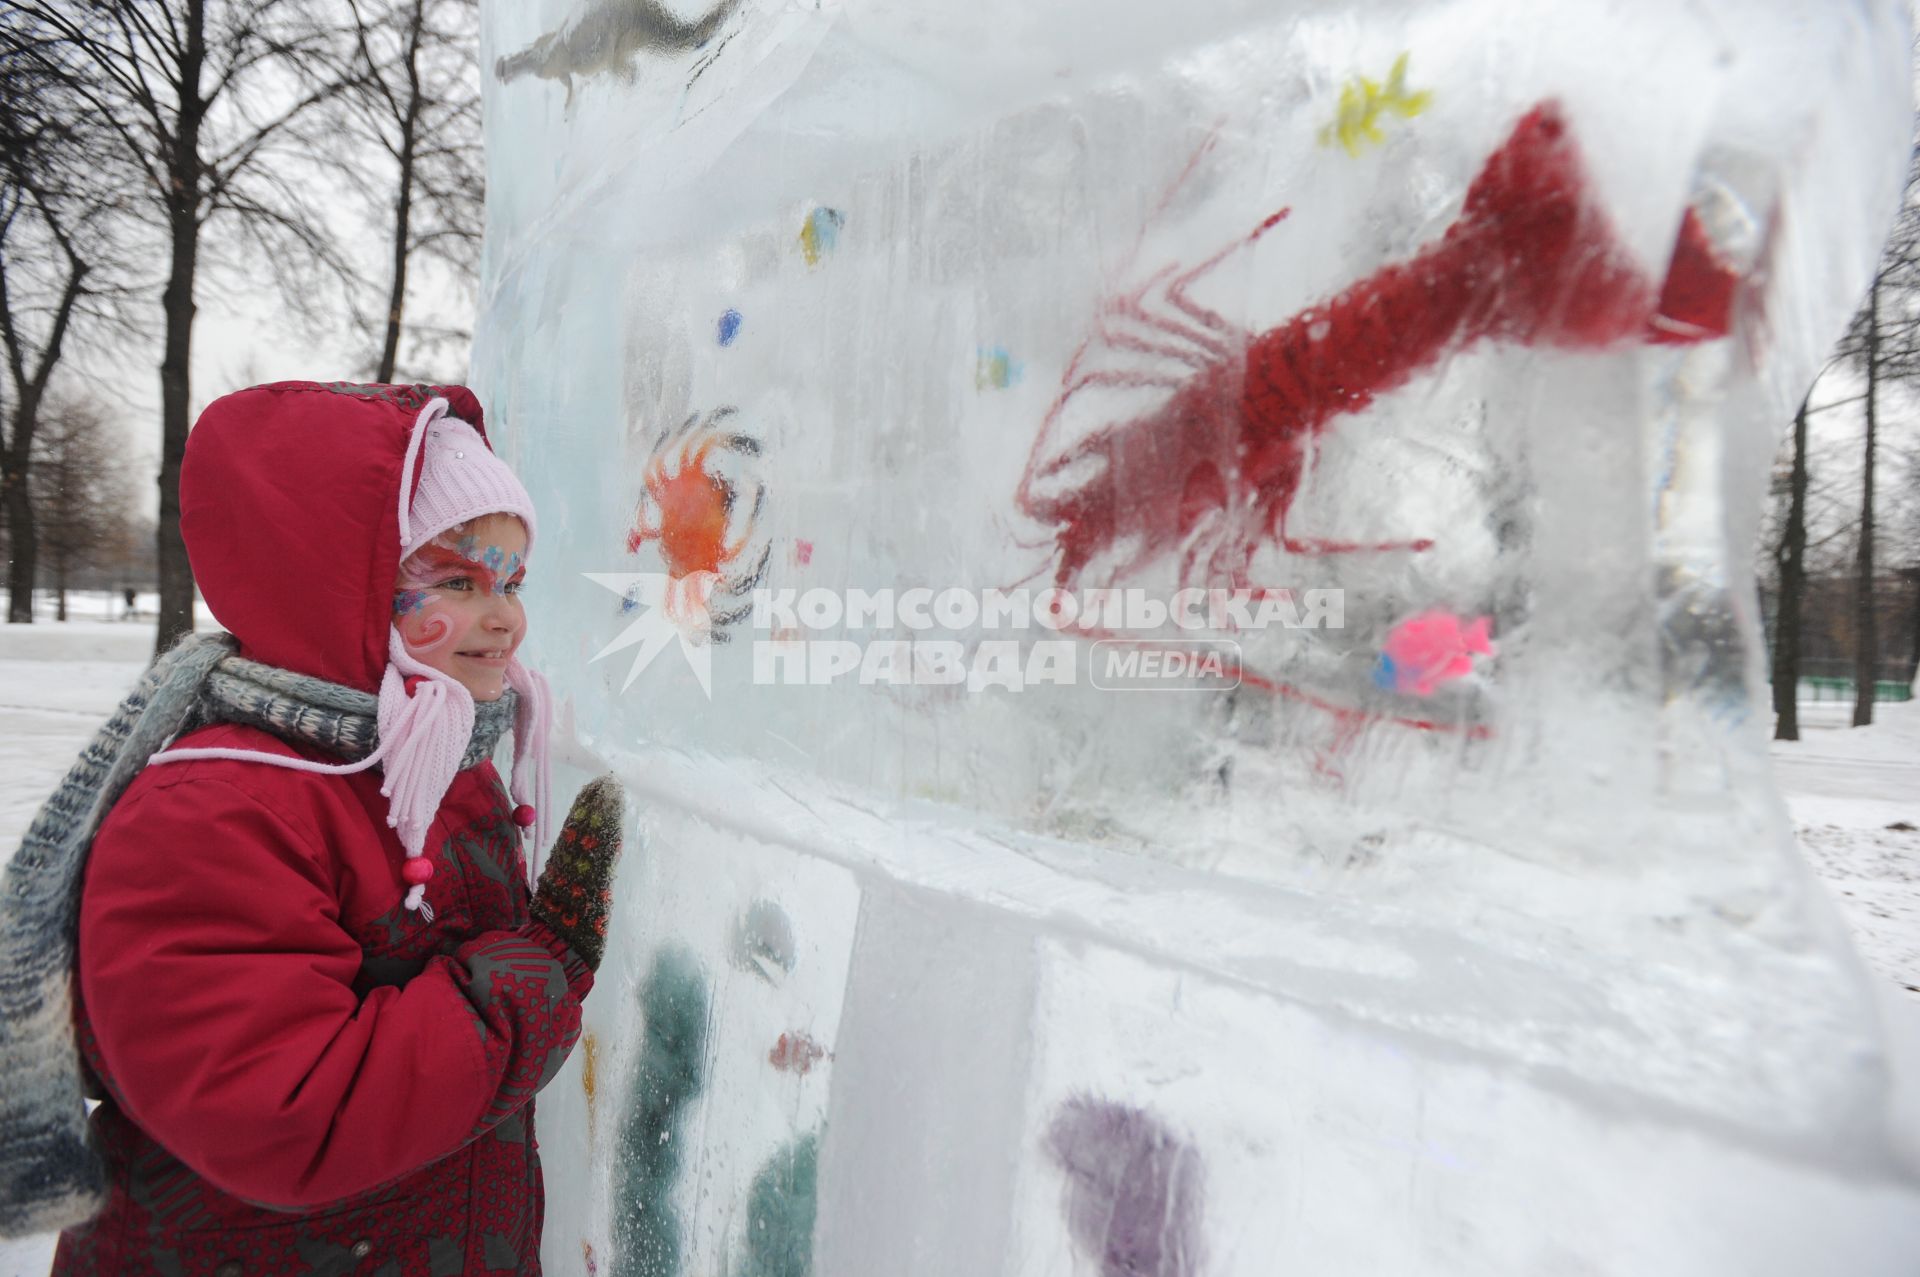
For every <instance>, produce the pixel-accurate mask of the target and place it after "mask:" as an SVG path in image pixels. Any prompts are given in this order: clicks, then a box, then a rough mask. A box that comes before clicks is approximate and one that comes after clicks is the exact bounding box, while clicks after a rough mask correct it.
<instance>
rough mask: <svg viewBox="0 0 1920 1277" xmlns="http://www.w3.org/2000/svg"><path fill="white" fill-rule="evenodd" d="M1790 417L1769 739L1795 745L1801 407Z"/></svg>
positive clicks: (1802, 574)
mask: <svg viewBox="0 0 1920 1277" xmlns="http://www.w3.org/2000/svg"><path fill="white" fill-rule="evenodd" d="M1812 398H1813V392H1812V391H1811V390H1809V391H1808V392H1807V397H1806V398H1805V399H1802V400H1801V401H1800V411H1798V412H1796V413H1794V414H1793V477H1792V479H1791V480H1790V481H1789V485H1788V496H1787V528H1786V532H1785V534H1784V535H1783V536H1782V537H1781V538H1780V549H1779V551H1778V554H1779V566H1780V599H1779V602H1778V604H1777V605H1776V606H1775V608H1774V614H1773V738H1774V739H1775V740H1799V739H1800V699H1799V698H1800V605H1801V601H1802V599H1803V598H1804V597H1805V595H1806V587H1807V573H1806V559H1807V404H1808V402H1809V401H1810V400H1811V399H1812Z"/></svg>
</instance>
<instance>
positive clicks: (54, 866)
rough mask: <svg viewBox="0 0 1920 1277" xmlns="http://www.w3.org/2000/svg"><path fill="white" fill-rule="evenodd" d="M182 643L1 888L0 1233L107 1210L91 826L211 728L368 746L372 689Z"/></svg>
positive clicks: (149, 679)
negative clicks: (136, 781)
mask: <svg viewBox="0 0 1920 1277" xmlns="http://www.w3.org/2000/svg"><path fill="white" fill-rule="evenodd" d="M237 647H238V645H237V644H236V643H235V641H234V639H233V638H232V636H231V635H227V634H208V635H188V636H187V637H186V638H183V639H181V640H180V642H179V643H177V644H175V645H174V647H173V648H172V649H171V650H169V651H168V652H166V653H165V654H164V655H163V656H161V657H160V658H159V659H158V660H156V661H155V662H154V663H153V664H152V665H151V666H149V667H148V668H147V671H146V673H145V674H144V675H142V676H141V679H140V682H139V683H138V684H137V685H136V686H135V687H134V690H133V691H132V692H131V693H129V694H128V695H127V697H126V699H125V700H123V701H121V702H120V706H119V708H118V709H116V710H115V711H114V712H113V716H112V717H110V718H109V719H108V720H107V721H106V723H105V725H104V726H102V727H101V728H100V730H99V731H98V732H97V733H95V735H94V738H93V739H92V740H91V741H90V742H88V744H87V746H86V748H85V749H83V750H81V751H80V757H79V759H78V760H77V761H76V762H75V763H74V765H73V767H72V768H71V769H70V770H69V771H68V772H67V775H66V778H65V779H63V780H62V781H61V782H60V786H59V788H58V789H56V790H54V792H53V796H52V797H51V798H49V799H47V801H46V803H45V805H44V806H42V807H41V808H40V812H39V814H38V815H36V816H35V817H34V818H33V823H32V825H30V826H29V827H28V829H27V834H26V837H25V839H23V840H22V842H21V844H20V850H19V852H18V853H17V854H16V855H15V856H14V858H13V860H12V862H11V863H10V864H9V865H8V866H7V871H6V877H5V880H4V886H3V887H0V1236H4V1237H16V1236H22V1235H24V1234H27V1233H37V1232H51V1231H54V1230H55V1229H60V1228H67V1227H70V1226H72V1225H74V1224H79V1223H83V1222H85V1221H86V1220H88V1219H90V1218H92V1217H93V1216H94V1215H95V1214H96V1213H98V1211H99V1209H100V1207H101V1205H102V1204H103V1202H104V1200H105V1192H106V1180H105V1174H104V1170H103V1168H102V1166H101V1163H100V1158H99V1154H98V1153H97V1152H96V1151H95V1150H94V1149H93V1148H92V1147H91V1146H90V1145H89V1144H88V1143H87V1135H86V1125H87V1124H86V1105H85V1101H84V1100H83V1099H82V1098H81V1091H80V1057H79V1053H78V1050H77V1048H76V1047H75V1045H74V1038H73V1003H72V982H73V976H74V970H73V966H74V941H75V939H76V936H77V933H78V930H79V917H80V881H81V873H82V870H83V869H84V868H85V867H86V860H87V852H88V850H89V849H90V848H91V847H92V846H93V839H94V835H95V834H96V833H98V832H99V829H100V824H101V821H103V820H104V819H105V818H106V814H107V813H108V812H109V811H110V810H112V808H113V805H114V803H115V802H117V801H118V800H119V798H120V795H121V794H122V793H124V792H125V791H126V788H127V786H128V785H129V784H130V783H131V782H132V780H133V778H134V777H135V776H137V775H138V774H139V773H140V770H141V769H142V768H143V767H145V766H146V763H147V760H148V759H149V758H151V757H152V756H153V755H154V754H155V753H157V752H159V751H160V750H161V749H164V748H165V747H166V746H167V745H168V743H170V742H171V741H172V740H173V739H174V738H175V737H177V736H180V735H182V734H184V733H186V732H189V731H192V730H194V729H195V728H198V727H203V726H206V725H207V724H210V723H245V724H248V725H250V726H254V727H259V728H262V729H264V730H266V731H268V732H271V733H273V734H274V735H275V736H278V737H280V738H282V739H283V740H287V741H291V742H295V743H298V744H305V745H312V746H315V747H318V748H319V749H322V750H325V751H327V752H328V753H331V754H335V755H338V756H340V757H342V758H344V759H347V760H348V761H353V762H357V761H359V760H360V759H362V758H365V757H366V756H367V755H368V754H370V753H372V752H373V750H374V748H375V747H376V746H377V745H378V744H379V728H378V723H377V720H376V717H375V715H376V713H377V711H378V708H379V701H378V699H377V698H376V697H374V696H373V695H372V694H371V693H368V692H361V691H356V690H354V689H353V688H350V687H342V686H340V685H339V684H337V683H329V682H326V681H325V680H323V679H318V678H313V677H311V676H309V675H305V674H296V673H293V672H292V671H290V670H283V669H276V668H275V667H273V666H270V665H261V664H259V663H258V662H255V661H249V660H243V659H242V658H241V657H240V656H238V655H237V654H236V652H237ZM513 707H514V693H513V692H512V691H511V690H509V691H508V692H507V694H506V695H505V696H502V697H501V698H500V699H499V700H497V701H491V702H486V703H482V704H477V705H475V707H474V711H475V712H474V725H473V736H472V738H471V739H470V740H469V742H468V745H467V752H466V755H465V756H464V757H463V758H462V759H461V762H460V765H461V767H462V768H466V767H472V766H474V765H476V764H477V763H479V762H481V761H482V760H483V759H486V758H488V757H490V756H491V755H492V753H493V749H494V746H495V745H496V744H497V743H498V742H499V740H500V737H501V736H503V735H505V734H506V732H507V731H508V730H509V729H511V728H512V726H513Z"/></svg>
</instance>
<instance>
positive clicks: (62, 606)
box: [53, 554, 67, 621]
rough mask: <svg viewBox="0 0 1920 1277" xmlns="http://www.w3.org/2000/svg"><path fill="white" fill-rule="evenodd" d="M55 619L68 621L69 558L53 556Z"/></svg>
mask: <svg viewBox="0 0 1920 1277" xmlns="http://www.w3.org/2000/svg"><path fill="white" fill-rule="evenodd" d="M53 591H54V593H53V599H54V603H53V619H54V620H56V621H64V620H66V619H67V556H66V555H64V554H56V555H54V556H53Z"/></svg>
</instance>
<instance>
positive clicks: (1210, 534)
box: [1016, 102, 1739, 587]
mask: <svg viewBox="0 0 1920 1277" xmlns="http://www.w3.org/2000/svg"><path fill="white" fill-rule="evenodd" d="M1285 217H1286V210H1282V211H1281V212H1278V213H1275V214H1273V215H1272V216H1270V217H1268V218H1267V219H1266V220H1264V221H1263V222H1261V223H1260V224H1259V225H1258V226H1256V227H1255V228H1254V229H1253V232H1252V233H1251V234H1250V235H1248V236H1247V237H1246V238H1245V239H1244V240H1241V241H1237V242H1235V243H1233V244H1230V245H1228V246H1227V247H1226V248H1225V249H1222V250H1221V251H1220V252H1219V253H1216V254H1215V255H1214V256H1212V257H1210V258H1208V259H1207V260H1206V261H1203V262H1201V263H1200V264H1199V265H1198V266H1195V267H1193V268H1192V269H1190V270H1188V271H1186V272H1185V273H1183V274H1178V273H1176V270H1177V268H1176V267H1172V266H1169V267H1167V268H1165V269H1163V270H1162V271H1161V272H1159V273H1158V274H1157V275H1155V276H1153V277H1152V278H1151V279H1149V280H1148V281H1147V283H1146V284H1145V285H1144V286H1143V287H1141V288H1140V289H1138V290H1136V291H1135V292H1133V293H1131V294H1128V295H1126V296H1123V297H1120V298H1117V299H1114V300H1111V301H1109V302H1108V303H1106V304H1105V306H1103V308H1102V312H1101V314H1100V316H1099V317H1098V321H1097V323H1096V334H1095V336H1094V337H1092V338H1089V340H1088V342H1087V343H1085V344H1083V345H1082V347H1081V349H1080V350H1079V351H1078V352H1077V353H1076V354H1075V356H1074V358H1073V360H1072V362H1071V363H1070V364H1069V365H1068V367H1067V371H1066V374H1065V375H1064V377H1063V378H1062V384H1061V390H1060V394H1059V396H1058V397H1057V398H1056V399H1055V400H1054V402H1053V404H1052V406H1051V407H1050V408H1049V410H1048V412H1047V415H1046V418H1045V420H1044V422H1043V424H1042V426H1041V429H1040V434H1039V437H1038V438H1037V439H1036V440H1035V442H1034V447H1033V451H1032V453H1031V455H1030V456H1029V458H1028V461H1027V466H1026V471H1025V473H1024V474H1023V475H1022V476H1021V480H1020V484H1019V489H1018V492H1017V494H1016V500H1017V501H1018V504H1019V507H1020V509H1021V511H1022V512H1023V513H1024V514H1025V515H1027V516H1028V517H1030V518H1032V519H1034V520H1035V521H1037V522H1039V523H1041V524H1043V525H1045V526H1047V527H1049V528H1051V529H1052V530H1053V531H1052V534H1051V538H1052V541H1053V558H1052V568H1053V577H1054V583H1055V584H1056V585H1059V586H1062V587H1071V586H1073V585H1075V584H1077V583H1080V580H1081V576H1082V574H1083V573H1084V572H1085V571H1086V570H1087V568H1088V566H1089V565H1090V564H1092V563H1095V562H1096V561H1099V563H1100V570H1101V572H1102V575H1103V576H1104V577H1105V578H1106V579H1107V580H1108V581H1113V580H1118V579H1120V578H1122V577H1124V576H1126V575H1127V574H1128V573H1129V572H1131V571H1133V570H1134V569H1137V568H1139V567H1140V566H1142V565H1144V564H1146V563H1148V562H1150V561H1152V560H1153V559H1155V558H1157V557H1158V556H1160V555H1163V554H1168V553H1172V552H1174V551H1176V550H1178V551H1179V552H1180V553H1181V564H1180V579H1181V581H1182V583H1183V584H1205V585H1234V586H1244V585H1246V584H1247V582H1246V575H1247V569H1248V565H1249V563H1250V561H1251V560H1252V558H1253V555H1254V553H1255V551H1256V550H1257V549H1258V548H1259V546H1260V545H1261V544H1262V543H1263V542H1265V541H1267V540H1269V539H1273V540H1277V541H1278V543H1279V544H1280V545H1281V546H1282V547H1283V548H1284V549H1286V550H1287V551H1289V552H1291V553H1295V554H1334V553H1343V552H1352V551H1360V550H1387V549H1402V550H1409V551H1417V550H1423V549H1426V548H1427V547H1428V546H1429V545H1430V544H1431V542H1428V541H1407V542H1398V543H1375V544H1366V543H1358V542H1349V541H1331V540H1306V539H1301V538H1298V537H1295V536H1293V535H1291V534H1290V533H1289V532H1288V530H1287V515H1288V511H1289V509H1290V508H1291V506H1292V504H1293V500H1294V498H1295V496H1296V494H1297V493H1298V492H1299V490H1300V485H1301V481H1302V479H1303V478H1304V477H1305V473H1306V469H1307V466H1308V463H1309V455H1310V454H1309V449H1310V447H1311V445H1312V442H1313V439H1314V437H1315V436H1316V435H1318V434H1320V433H1321V432H1322V431H1325V430H1326V429H1327V428H1328V427H1329V426H1330V425H1331V424H1332V423H1333V422H1334V421H1335V420H1336V419H1337V418H1339V417H1340V416H1341V415H1342V414H1345V413H1352V412H1356V411H1359V410H1360V409H1362V408H1365V407H1366V406H1367V405H1368V404H1370V403H1371V402H1373V400H1374V399H1375V398H1377V397H1378V396H1380V395H1382V394H1384V393H1386V392H1388V391H1391V390H1394V389H1396V388H1397V387H1400V386H1403V385H1405V384H1407V383H1408V382H1409V381H1410V380H1411V379H1413V378H1414V377H1415V376H1417V375H1419V374H1420V373H1422V372H1424V371H1427V370H1429V369H1432V368H1434V367H1435V366H1436V365H1438V364H1439V363H1440V361H1441V360H1442V359H1443V358H1444V357H1446V356H1447V355H1449V354H1450V353H1454V352H1458V351H1461V350H1464V349H1466V348H1468V347H1470V346H1472V345H1474V344H1475V343H1477V342H1482V341H1496V342H1504V343H1510V344H1514V345H1519V346H1532V347H1550V348H1555V349H1560V350H1601V349H1604V348H1607V347H1610V346H1614V345H1616V344H1618V343H1621V342H1626V341H1649V342H1666V343H1688V342H1697V341H1704V340H1708V339H1711V338H1715V337H1721V336H1724V335H1725V334H1726V333H1727V331H1728V329H1729V327H1730V325H1731V320H1732V310H1733V298H1734V290H1735V287H1736V285H1737V284H1738V282H1739V280H1738V276H1737V275H1736V273H1735V272H1734V271H1733V270H1732V269H1731V268H1729V267H1728V266H1727V265H1725V264H1724V263H1723V262H1722V261H1721V260H1720V259H1719V258H1718V257H1717V256H1716V255H1715V253H1714V250H1713V248H1712V246H1711V244H1710V243H1709V242H1708V239H1707V235H1706V232H1705V230H1704V229H1703V228H1702V226H1701V224H1700V222H1699V220H1698V218H1697V217H1696V216H1695V215H1694V213H1693V212H1692V211H1691V210H1689V211H1688V213H1687V215H1686V217H1685V220H1684V221H1683V222H1682V224H1681V228H1680V233H1679V237H1678V241H1677V243H1676V245H1675V248H1674V252H1673V257H1672V260H1671V262H1670V263H1669V265H1668V268H1667V275H1666V278H1665V281H1664V282H1663V283H1661V284H1660V285H1658V286H1656V285H1655V284H1654V283H1653V282H1652V280H1650V279H1649V278H1648V277H1647V276H1646V275H1645V274H1644V273H1643V272H1642V271H1641V270H1640V268H1639V266H1638V265H1637V264H1636V263H1635V261H1634V260H1633V258H1632V257H1631V256H1630V255H1629V254H1628V253H1627V251H1626V250H1625V249H1624V248H1623V247H1622V246H1621V245H1620V243H1619V242H1618V240H1617V238H1616V236H1615V234H1614V232H1613V229H1612V227H1611V226H1610V224H1609V221H1608V218H1607V215H1606V213H1605V211H1604V209H1603V208H1602V207H1601V206H1600V204H1599V202H1598V201H1597V200H1596V199H1595V197H1594V195H1593V193H1592V191H1591V189H1590V183H1589V181H1588V178H1587V176H1586V173H1585V171H1584V166H1583V165H1582V162H1581V159H1580V153H1579V148H1578V147H1577V146H1576V145H1575V143H1574V140H1573V138H1572V136H1571V134H1570V132H1569V130H1568V126H1567V123H1566V120H1565V119H1564V118H1563V116H1562V114H1561V111H1560V109H1559V107H1558V106H1557V105H1556V104H1554V103H1551V102H1547V103H1542V104H1540V105H1538V106H1535V107H1534V108H1533V109H1532V110H1530V111H1529V112H1528V113H1527V114H1526V115H1525V116H1523V117H1522V118H1521V119H1520V121H1519V122H1518V124H1516V125H1515V126H1514V129H1513V131H1512V133H1511V134H1510V135H1509V136H1508V138H1507V139H1506V141H1504V142H1503V143H1502V144H1501V145H1500V146H1499V148H1498V149H1496V150H1495V151H1494V152H1493V154H1492V155H1491V156H1489V157H1488V159H1487V161H1486V163H1485V165H1483V166H1482V168H1481V170H1480V172H1479V174H1478V175H1477V176H1476V177H1475V178H1474V180H1473V182H1472V184H1471V185H1470V186H1469V188H1468V190H1467V196H1466V202H1465V206H1464V207H1463V208H1462V209H1461V212H1460V215H1459V217H1458V218H1457V219H1456V220H1455V221H1454V222H1453V224H1452V225H1451V226H1449V227H1448V228H1447V230H1446V232H1445V233H1444V234H1443V235H1442V236H1441V237H1440V238H1439V239H1438V240H1437V241H1435V242H1433V243H1431V244H1429V245H1428V246H1427V247H1426V248H1424V249H1422V250H1420V251H1419V252H1418V253H1416V254H1415V255H1414V256H1413V257H1411V258H1410V259H1408V260H1406V261H1403V262H1398V263H1394V264H1391V265H1388V266H1385V267H1382V268H1381V269H1380V270H1378V271H1376V272H1374V273H1373V274H1372V275H1370V276H1368V277H1366V278H1365V279H1361V280H1358V281H1356V282H1355V283H1353V284H1352V285H1350V286H1349V287H1347V288H1346V289H1345V290H1344V291H1342V292H1341V293H1339V294H1338V295H1337V296H1334V297H1330V298H1327V299H1326V300H1324V301H1322V302H1320V303H1317V304H1315V305H1314V306H1311V307H1309V308H1308V309H1306V310H1304V311H1302V312H1300V313H1299V314H1297V315H1295V316H1293V317H1292V318H1291V319H1289V320H1287V321H1286V322H1285V323H1282V324H1280V325H1279V326H1278V327H1275V328H1270V329H1268V330H1267V331H1265V332H1260V333H1249V332H1247V331H1246V330H1244V329H1242V328H1239V327H1237V326H1235V325H1234V324H1232V323H1230V322H1229V321H1227V320H1226V319H1224V318H1223V317H1222V316H1220V315H1219V314H1216V313H1215V312H1214V311H1212V310H1209V309H1208V308H1207V307H1205V306H1203V305H1201V304H1199V303H1198V302H1196V301H1195V300H1194V298H1193V297H1192V295H1191V292H1190V290H1191V288H1192V286H1193V284H1194V283H1195V281H1196V280H1198V279H1199V278H1201V277H1202V276H1203V275H1205V274H1206V273H1207V272H1209V271H1211V270H1213V269H1215V268H1216V267H1218V266H1219V265H1220V264H1221V262H1222V261H1223V260H1225V259H1226V258H1227V257H1228V256H1229V255H1231V254H1233V253H1235V252H1237V251H1239V250H1240V249H1243V248H1245V247H1246V246H1247V245H1249V244H1251V243H1253V242H1254V241H1256V240H1258V239H1259V238H1260V236H1262V235H1264V234H1266V233H1267V232H1268V231H1269V230H1271V229H1272V228H1273V227H1274V226H1276V225H1278V224H1279V223H1280V222H1281V221H1282V220H1283V219H1284V218H1285ZM1155 290H1159V295H1158V296H1157V297H1155V298H1154V305H1153V306H1152V308H1151V309H1150V308H1149V305H1148V299H1149V296H1150V295H1152V294H1154V293H1155ZM1096 364H1097V365H1098V366H1095V365H1096ZM1096 387H1104V388H1108V389H1120V390H1124V391H1129V392H1131V391H1142V392H1147V393H1157V394H1159V395H1160V396H1161V397H1160V399H1159V406H1158V407H1156V408H1151V409H1149V410H1147V411H1146V412H1144V413H1143V414H1142V415H1138V416H1135V417H1133V418H1132V419H1130V420H1122V421H1115V422H1112V423H1111V424H1103V425H1098V426H1097V427H1096V428H1094V429H1092V430H1090V431H1080V432H1078V433H1077V434H1076V435H1075V436H1074V437H1071V438H1067V437H1063V435H1064V432H1063V430H1062V428H1061V418H1062V414H1063V412H1064V411H1065V410H1066V408H1067V406H1068V405H1069V403H1070V402H1072V401H1073V400H1074V398H1075V396H1077V395H1080V394H1081V393H1082V392H1084V391H1087V390H1090V389H1094V388H1096Z"/></svg>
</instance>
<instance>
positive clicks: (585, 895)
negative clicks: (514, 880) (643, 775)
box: [533, 775, 626, 971]
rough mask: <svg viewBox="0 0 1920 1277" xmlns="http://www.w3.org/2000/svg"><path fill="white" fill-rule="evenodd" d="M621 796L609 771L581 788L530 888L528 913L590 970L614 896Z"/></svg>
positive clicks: (603, 944)
mask: <svg viewBox="0 0 1920 1277" xmlns="http://www.w3.org/2000/svg"><path fill="white" fill-rule="evenodd" d="M625 798H626V791H625V790H623V789H622V788H621V787H620V782H619V781H618V780H616V779H614V778H613V777H612V776H611V775H608V776H601V777H599V778H598V779H595V780H590V781H588V782H587V783H586V784H585V785H583V786H582V787H581V789H580V795H579V797H577V798H575V799H574V800H573V810H572V811H570V812H568V813H567V823H566V824H565V825H564V826H562V827H561V830H560V836H559V837H558V838H556V839H554V841H553V850H552V851H550V852H548V853H547V864H546V867H545V868H544V869H542V870H541V871H540V884H539V886H537V887H535V888H534V892H533V916H534V917H536V918H538V919H539V920H540V921H542V922H544V923H546V924H547V926H549V927H551V928H552V929H553V931H554V934H556V935H558V936H559V937H560V938H561V939H562V940H564V941H566V942H567V947H568V948H570V949H572V950H573V951H574V952H575V953H576V954H578V955H579V956H580V960H581V961H582V962H584V963H586V964H587V966H588V967H589V968H590V969H592V970H595V971H598V970H599V969H600V955H601V953H602V952H603V951H604V950H605V949H606V947H607V911H608V909H609V907H610V906H611V904H612V899H613V867H614V865H615V864H617V863H618V862H619V860H620V819H621V810H622V807H623V805H624V802H625Z"/></svg>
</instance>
